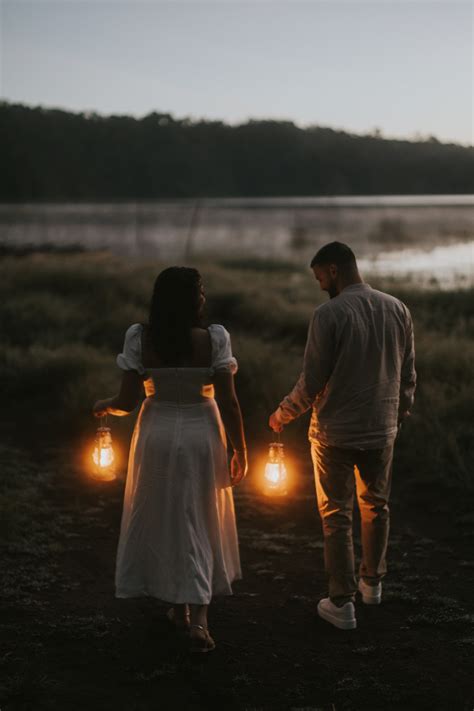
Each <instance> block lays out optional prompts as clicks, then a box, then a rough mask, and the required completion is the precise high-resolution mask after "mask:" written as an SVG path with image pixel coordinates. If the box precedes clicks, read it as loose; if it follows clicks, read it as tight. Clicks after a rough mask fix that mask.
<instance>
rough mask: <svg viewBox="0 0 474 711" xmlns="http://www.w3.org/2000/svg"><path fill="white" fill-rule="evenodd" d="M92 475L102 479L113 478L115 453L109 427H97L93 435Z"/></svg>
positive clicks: (109, 479)
mask: <svg viewBox="0 0 474 711" xmlns="http://www.w3.org/2000/svg"><path fill="white" fill-rule="evenodd" d="M92 460H93V462H94V465H95V466H94V477H95V478H96V479H101V480H102V481H111V480H112V479H115V455H114V450H113V447H112V434H111V432H110V427H99V428H98V430H97V432H96V435H95V445H94V451H93V452H92Z"/></svg>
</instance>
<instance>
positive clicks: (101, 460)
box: [92, 446, 114, 467]
mask: <svg viewBox="0 0 474 711" xmlns="http://www.w3.org/2000/svg"><path fill="white" fill-rule="evenodd" d="M92 459H93V460H94V464H95V465H96V466H98V467H109V466H110V465H111V464H112V462H113V461H114V450H113V449H112V447H110V446H109V447H100V448H99V447H95V448H94V451H93V453H92Z"/></svg>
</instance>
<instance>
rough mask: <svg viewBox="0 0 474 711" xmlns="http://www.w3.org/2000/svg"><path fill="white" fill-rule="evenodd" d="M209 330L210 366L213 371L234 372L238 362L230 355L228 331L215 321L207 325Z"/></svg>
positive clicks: (230, 347)
mask: <svg viewBox="0 0 474 711" xmlns="http://www.w3.org/2000/svg"><path fill="white" fill-rule="evenodd" d="M209 331H210V334H211V340H212V367H213V368H214V370H215V371H227V372H229V373H232V374H234V373H236V372H237V370H238V364H237V361H236V359H235V358H234V356H233V355H232V346H231V343H230V335H229V332H228V331H226V329H225V328H224V326H221V325H220V324H217V323H214V324H212V325H211V326H209Z"/></svg>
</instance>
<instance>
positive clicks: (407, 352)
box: [277, 283, 416, 449]
mask: <svg viewBox="0 0 474 711" xmlns="http://www.w3.org/2000/svg"><path fill="white" fill-rule="evenodd" d="M415 385H416V372H415V349H414V340H413V324H412V319H411V316H410V312H409V310H408V309H407V307H406V306H405V305H404V304H403V303H402V302H401V301H399V300H398V299H396V298H395V297H393V296H390V295H389V294H385V293H383V292H381V291H377V290H376V289H372V288H371V287H370V286H369V284H364V283H362V284H352V285H351V286H347V287H346V288H345V289H343V291H342V292H341V293H340V294H339V295H338V296H336V297H334V298H333V299H330V300H329V301H327V302H326V303H324V304H322V305H321V306H318V308H317V309H316V310H315V311H314V314H313V318H312V320H311V323H310V325H309V330H308V339H307V342H306V349H305V355H304V364H303V372H302V373H301V375H300V377H299V379H298V381H297V383H296V385H295V387H294V388H293V390H292V391H291V392H290V393H289V394H288V395H287V396H286V397H285V398H284V399H283V400H282V402H281V403H280V406H279V408H278V410H277V417H278V419H279V420H280V422H281V423H282V424H286V423H287V422H290V421H291V420H293V419H294V418H295V417H298V416H299V415H301V414H302V413H303V412H306V410H308V409H309V408H310V407H311V406H312V407H313V414H312V417H311V424H310V427H309V439H310V441H313V442H315V441H318V442H321V443H322V444H325V445H328V446H334V447H344V448H357V449H378V448H382V447H386V446H387V445H389V444H391V443H392V442H393V441H394V439H395V437H396V434H397V430H398V417H399V414H402V413H404V412H406V411H408V410H410V408H411V407H412V405H413V400H414V393H415Z"/></svg>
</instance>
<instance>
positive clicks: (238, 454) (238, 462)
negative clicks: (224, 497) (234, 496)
mask: <svg viewBox="0 0 474 711" xmlns="http://www.w3.org/2000/svg"><path fill="white" fill-rule="evenodd" d="M248 468H249V465H248V461H247V450H246V449H242V450H239V451H234V454H233V455H232V460H231V462H230V480H231V483H232V486H236V485H237V484H240V482H241V481H242V479H243V478H244V477H245V476H246V474H247V471H248Z"/></svg>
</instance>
